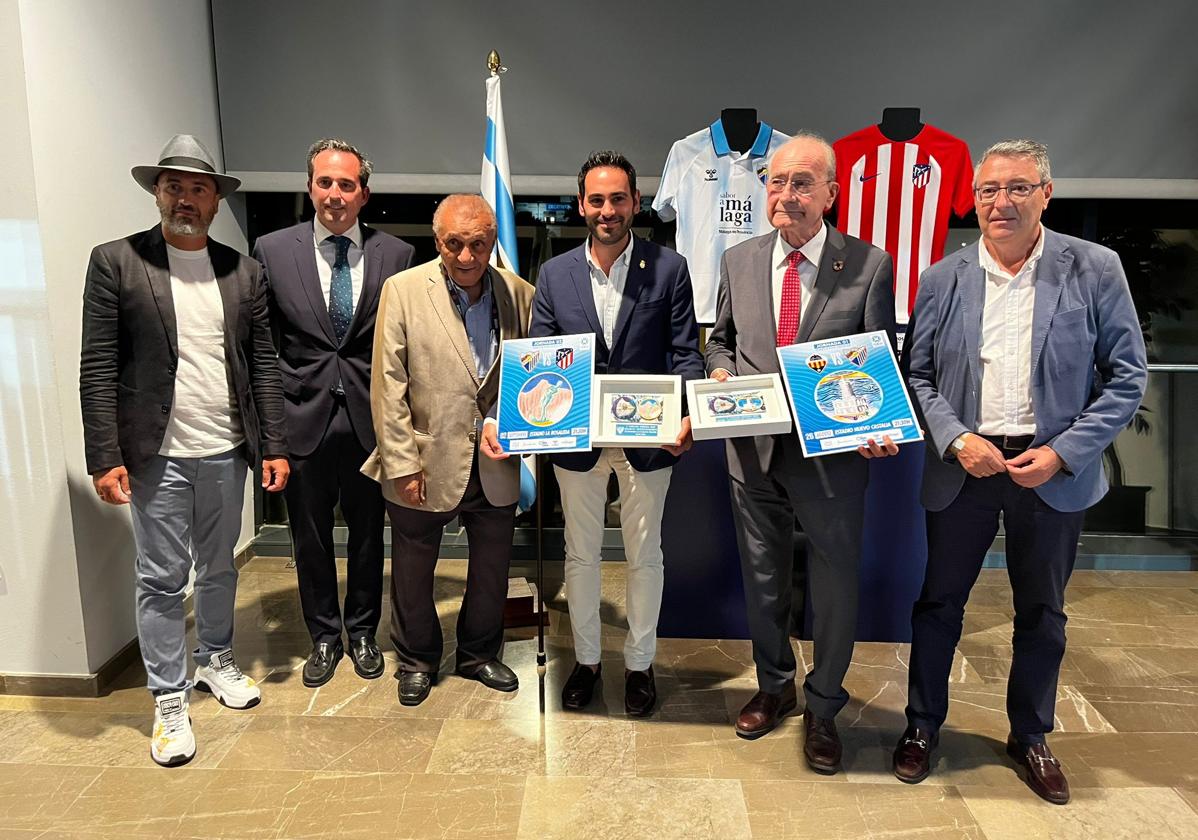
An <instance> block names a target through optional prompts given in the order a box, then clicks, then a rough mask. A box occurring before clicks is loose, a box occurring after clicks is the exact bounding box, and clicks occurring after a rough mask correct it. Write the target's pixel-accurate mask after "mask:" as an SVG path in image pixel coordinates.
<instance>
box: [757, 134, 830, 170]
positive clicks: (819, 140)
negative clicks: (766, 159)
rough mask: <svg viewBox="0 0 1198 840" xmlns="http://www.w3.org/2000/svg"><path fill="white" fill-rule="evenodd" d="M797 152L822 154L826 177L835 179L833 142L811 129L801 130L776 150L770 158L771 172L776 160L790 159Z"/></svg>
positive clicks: (807, 154)
mask: <svg viewBox="0 0 1198 840" xmlns="http://www.w3.org/2000/svg"><path fill="white" fill-rule="evenodd" d="M796 154H798V155H803V156H805V157H808V156H811V155H820V156H822V157H823V159H824V177H825V178H827V179H828V180H830V181H831V180H835V178H836V152H834V151H833V150H832V144H831V143H829V142H828V141H827V140H825V139H824V138H823V137H820V136H819V135H818V134H814V133H812V132H810V131H800V132H799V133H798V134H796V135H795V136H794V137H791V138H790V139H789V140H787V141H786V142H785V143H783V144H782V145H781V146H779V147H778V148H777V149H776V150H774V154H773V157H771V158H770V170H771V174H772V170H773V165H774V161H783V160H790V159H792V158H793V157H795V155H796Z"/></svg>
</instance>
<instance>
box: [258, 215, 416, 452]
mask: <svg viewBox="0 0 1198 840" xmlns="http://www.w3.org/2000/svg"><path fill="white" fill-rule="evenodd" d="M312 237H313V234H312V222H310V221H308V222H301V223H300V224H298V225H293V226H292V227H289V228H284V229H283V230H278V231H275V232H274V233H268V234H267V235H266V236H262V237H259V238H258V241H257V242H256V243H254V258H255V259H257V260H258V262H260V263H262V268H263V276H264V278H265V282H266V288H267V298H268V300H269V301H270V319H271V326H272V327H273V329H274V336H275V341H276V344H277V345H278V348H279V374H280V375H281V376H282V378H283V394H284V397H285V398H286V399H285V402H284V409H285V412H286V415H287V442H288V444H289V446H290V449H291V454H292V455H294V456H296V457H303V456H306V455H310V454H312V451H313V450H315V449H316V447H317V446H318V445H319V444H320V441H321V440H322V439H323V438H324V431H325V428H326V427H327V426H328V424H329V417H331V416H332V414H333V410H334V408H335V405H336V404H335V402H334V397H333V389H334V388H336V386H337V383H338V381H340V382H341V385H342V387H343V388H344V389H345V402H346V405H347V407H348V409H349V417H350V421H351V422H352V423H353V427H354V432H356V433H357V436H358V441H359V442H360V443H361V444H362V448H363V449H365V450H366V451H367V452H369V451H371V450H372V449H374V447H375V441H374V425H373V424H372V423H371V419H370V354H371V352H372V348H373V346H374V319H375V314H376V312H377V310H378V305H379V290H380V289H382V287H383V281H384V280H386V279H387V278H388V277H390V276H391V275H393V274H398V273H399V272H401V271H403V270H404V269H406V268H407V267H408V266H409V265H411V263H412V253H413V248H412V246H411V245H409V244H408V243H406V242H404V241H403V240H401V239H396V238H395V237H394V236H391V235H390V234H388V233H383V232H382V231H379V230H372V229H371V228H368V227H366V226H365V225H363V226H362V252H363V255H362V259H363V263H364V265H363V272H362V293H361V295H360V296H359V298H358V299H357V300H356V301H355V302H354V317H353V320H352V321H351V322H350V325H349V330H348V331H347V332H346V333H345V338H344V339H343V340H342V341H341V343H340V344H338V343H337V337H336V334H335V333H334V332H333V323H332V321H331V320H330V319H329V301H328V298H327V297H326V296H325V295H324V294H323V292H322V291H321V288H320V275H319V274H317V271H316V247H315V244H314V243H313V239H312Z"/></svg>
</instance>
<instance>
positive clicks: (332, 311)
mask: <svg viewBox="0 0 1198 840" xmlns="http://www.w3.org/2000/svg"><path fill="white" fill-rule="evenodd" d="M329 239H331V240H333V245H334V246H335V247H336V248H337V257H336V259H334V260H333V282H332V283H331V284H329V320H331V321H332V322H333V332H334V333H336V335H337V341H338V343H340V342H341V340H342V339H343V338H345V333H346V331H347V330H349V322H350V320H351V319H352V318H353V317H354V284H353V280H352V279H351V277H350V273H349V246H350V244H351V243H350V238H349V237H348V236H330V237H329Z"/></svg>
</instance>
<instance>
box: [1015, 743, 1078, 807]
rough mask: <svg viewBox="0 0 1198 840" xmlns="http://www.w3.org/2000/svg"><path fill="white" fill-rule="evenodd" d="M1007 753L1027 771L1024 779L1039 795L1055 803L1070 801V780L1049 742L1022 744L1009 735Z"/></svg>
mask: <svg viewBox="0 0 1198 840" xmlns="http://www.w3.org/2000/svg"><path fill="white" fill-rule="evenodd" d="M1007 755H1009V756H1010V757H1011V758H1013V759H1015V762H1016V763H1017V764H1019V765H1020V766H1021V767H1023V769H1024V770H1025V771H1026V775H1025V777H1024V781H1026V782H1027V786H1028V787H1030V788H1031V789H1032V790H1033V791H1034V792H1035V794H1036V795H1037V796H1039V797H1040V798H1041V799H1043V800H1045V801H1047V802H1051V803H1052V804H1053V805H1064V804H1065V803H1067V802H1068V801H1069V781H1068V779H1066V778H1065V774H1064V773H1063V772H1062V771H1061V762H1059V761H1057V758H1056V756H1054V755H1053V754H1052V750H1050V749H1049V748H1048V744H1021V743H1019V741H1017V740H1016V739H1015V736H1014V735H1009V736H1007Z"/></svg>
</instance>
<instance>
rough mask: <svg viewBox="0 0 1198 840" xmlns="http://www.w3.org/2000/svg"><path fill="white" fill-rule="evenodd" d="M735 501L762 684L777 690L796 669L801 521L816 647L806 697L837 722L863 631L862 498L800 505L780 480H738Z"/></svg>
mask: <svg viewBox="0 0 1198 840" xmlns="http://www.w3.org/2000/svg"><path fill="white" fill-rule="evenodd" d="M732 502H733V504H732V511H733V514H734V515H735V518H736V525H737V529H736V531H737V545H738V547H739V549H740V564H741V574H742V577H743V578H744V585H745V603H746V607H747V612H748V619H749V633H750V635H751V636H752V638H753V661H754V662H755V663H756V665H757V684H758V686H759V687H760V688H761V690H762V691H769V692H778V691H781V690H782V688H783V687H784V686H785V685H786V684H787V683H788V682H792V681H793V680H794V678H795V674H796V671H797V663H796V662H795V656H794V650H793V649H792V648H791V646H790V622H791V607H792V598H793V595H794V593H793V589H792V583H793V575H794V533H795V527H794V523H795V517H796V515H797V516H798V519H799V521H800V522H801V523H802V526H803V531H804V532H805V533H806V534H807V586H808V588H809V589H810V591H811V609H812V613H813V616H812V617H813V623H812V638H813V640H814V643H815V656H814V663H813V666H812V669H811V672H810V673H808V674H807V678H806V680H805V681H804V682H803V693H804V695H805V697H806V701H807V708H808V709H810V710H811V711H812V713H813V714H815V715H816V716H818V717H823V718H834V717H836V715H837V713H838V712H839V711H840V710H841V709H842V708H843V707H844V704H845V703H847V702H848V699H849V695H848V692H847V691H845V690H844V685H843V682H844V675H845V673H846V672H847V671H848V668H849V662H850V661H851V660H852V658H853V642H854V640H855V637H856V633H857V578H858V566H859V564H860V559H861V532H862V528H863V525H864V519H865V500H864V497H863V496H859V495H857V496H849V497H845V498H841V497H837V498H834V499H807V500H801V499H799V498H797V497H796V496H795V494H794V493H793V492H792V491H790V490H788V489H787V487H786V485H785V484H784V483H783V482H780V481H778V480H777V479H775V478H764V479H762V480H760V481H757V482H752V483H749V484H743V483H741V482H739V481H737V480H736V479H732Z"/></svg>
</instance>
